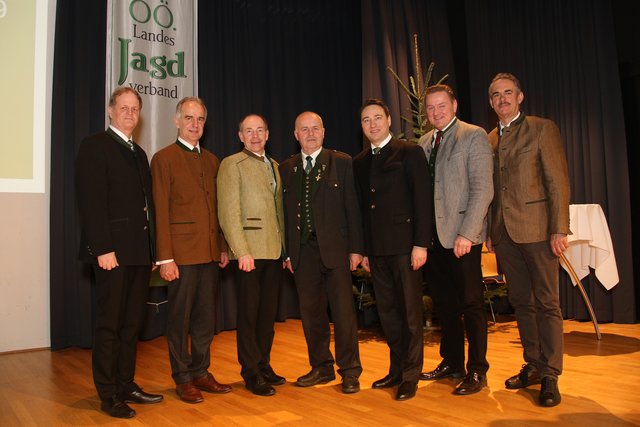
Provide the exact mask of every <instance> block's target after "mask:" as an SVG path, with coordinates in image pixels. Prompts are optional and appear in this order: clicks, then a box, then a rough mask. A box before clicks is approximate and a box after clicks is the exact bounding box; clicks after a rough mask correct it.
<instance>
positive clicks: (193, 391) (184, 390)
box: [176, 381, 204, 403]
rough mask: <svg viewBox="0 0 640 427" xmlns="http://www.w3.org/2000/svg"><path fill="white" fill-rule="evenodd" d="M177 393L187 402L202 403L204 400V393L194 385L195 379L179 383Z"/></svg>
mask: <svg viewBox="0 0 640 427" xmlns="http://www.w3.org/2000/svg"><path fill="white" fill-rule="evenodd" d="M176 393H178V396H179V397H180V400H182V401H183V402H187V403H200V402H202V401H203V400H204V398H203V397H202V393H200V390H198V389H197V388H196V387H195V386H194V385H193V381H187V382H186V383H182V384H178V385H177V386H176Z"/></svg>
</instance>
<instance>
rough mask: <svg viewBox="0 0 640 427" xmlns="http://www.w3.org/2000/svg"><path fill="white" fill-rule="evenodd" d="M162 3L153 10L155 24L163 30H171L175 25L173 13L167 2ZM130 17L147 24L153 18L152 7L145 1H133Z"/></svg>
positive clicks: (130, 7)
mask: <svg viewBox="0 0 640 427" xmlns="http://www.w3.org/2000/svg"><path fill="white" fill-rule="evenodd" d="M160 3H161V4H159V5H157V6H156V7H155V9H153V22H155V23H156V24H157V25H159V26H160V27H162V28H170V27H171V26H172V25H173V13H172V12H171V9H169V6H167V5H166V4H164V3H168V2H167V0H160ZM129 15H130V16H131V18H133V20H134V21H136V22H139V23H141V24H146V23H147V22H149V20H150V19H151V16H152V14H151V7H149V5H148V4H147V2H146V1H145V0H133V1H132V2H131V3H130V4H129ZM173 30H175V28H173Z"/></svg>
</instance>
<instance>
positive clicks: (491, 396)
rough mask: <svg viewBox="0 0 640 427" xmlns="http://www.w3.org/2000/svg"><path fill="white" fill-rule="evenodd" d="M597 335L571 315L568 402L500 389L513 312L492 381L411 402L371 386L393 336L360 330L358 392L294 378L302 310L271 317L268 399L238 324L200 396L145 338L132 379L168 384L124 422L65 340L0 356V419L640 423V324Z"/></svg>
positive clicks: (433, 340) (500, 335) (429, 341)
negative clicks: (181, 394) (108, 410)
mask: <svg viewBox="0 0 640 427" xmlns="http://www.w3.org/2000/svg"><path fill="white" fill-rule="evenodd" d="M601 331H602V341H597V340H596V339H595V336H594V332H593V327H592V325H591V324H590V323H579V322H575V321H565V335H564V336H565V359H564V363H565V370H564V374H563V375H562V376H561V378H560V382H559V385H560V390H561V392H562V403H561V404H560V405H559V406H557V407H555V408H541V407H539V406H537V405H536V397H537V393H538V390H539V386H535V387H532V388H531V389H530V390H529V389H527V390H519V391H512V390H506V389H505V388H504V379H505V378H507V377H509V376H511V375H513V374H515V373H516V372H518V370H519V369H520V365H521V363H522V361H521V348H520V346H519V341H518V334H517V329H516V325H515V322H513V321H512V319H510V318H508V319H504V321H502V322H499V323H498V324H497V325H492V326H490V330H489V354H488V358H489V362H490V363H491V369H490V370H489V373H488V379H489V387H488V388H486V389H485V390H483V391H482V392H480V393H478V394H475V395H472V396H454V395H452V394H451V391H452V390H453V388H454V386H455V384H454V383H453V382H451V381H448V380H443V381H439V382H432V383H426V382H422V381H421V382H420V384H419V387H420V388H419V390H418V395H417V396H416V397H415V398H414V399H411V400H409V401H406V402H397V401H395V400H394V399H393V396H394V394H393V391H390V390H372V389H371V387H370V386H371V382H372V381H374V380H376V379H378V378H380V377H383V376H384V375H385V374H386V373H387V369H388V350H387V346H386V344H385V343H384V342H383V341H382V340H381V339H380V338H379V336H378V334H377V333H376V332H373V331H361V336H360V339H361V341H360V343H361V345H360V352H361V358H362V363H363V366H364V372H363V374H362V376H361V378H360V379H361V383H362V391H361V392H360V393H357V394H353V395H344V394H342V393H341V392H340V388H339V382H338V381H335V382H332V383H329V384H326V385H321V386H316V387H312V388H305V389H303V388H298V387H296V386H294V385H293V384H292V382H293V381H295V379H296V378H297V377H298V376H300V375H302V374H304V373H306V372H307V370H308V369H309V368H308V364H307V355H306V347H305V343H304V337H303V335H302V330H301V324H300V321H298V320H288V321H287V322H285V323H279V324H277V325H276V338H275V343H274V347H273V352H272V364H273V367H274V368H275V370H276V372H278V373H280V374H281V375H284V376H286V377H287V380H288V383H287V384H286V385H283V386H279V387H277V394H276V395H275V396H273V397H258V396H254V395H253V394H251V393H249V392H248V391H247V390H246V389H244V387H243V383H242V382H241V378H240V375H239V367H238V363H237V359H236V339H235V332H233V331H228V332H222V333H220V334H219V335H217V336H216V337H215V338H214V341H213V345H212V360H213V364H212V369H211V371H212V372H213V373H214V375H215V376H216V378H217V379H218V380H220V381H222V382H228V383H232V384H233V391H232V392H231V393H229V394H226V395H209V394H205V401H204V402H203V403H200V404H197V405H188V404H186V403H182V402H181V401H179V400H178V399H177V397H176V395H175V392H174V386H173V383H172V380H171V376H170V368H169V362H168V357H167V349H166V341H165V339H164V337H161V338H156V339H154V340H151V341H147V342H142V343H140V346H139V349H140V351H139V357H138V371H137V377H136V379H137V382H138V383H139V384H140V385H141V386H142V387H143V388H144V389H145V390H147V391H149V392H154V393H162V394H164V396H165V399H164V401H163V402H162V403H160V404H157V405H149V406H143V405H132V406H133V407H134V408H135V409H136V411H137V412H138V415H137V416H136V417H135V418H134V419H132V420H127V421H122V420H118V419H114V418H110V417H108V416H106V415H104V414H103V413H101V412H100V411H99V410H98V408H99V401H98V398H97V396H96V393H95V390H94V388H93V383H92V380H91V352H90V351H89V350H80V349H68V350H64V351H59V352H54V353H52V352H50V351H48V350H41V351H32V352H25V353H16V354H4V355H0V426H2V427H5V426H31V425H34V426H87V425H102V424H105V425H114V426H117V425H146V426H214V425H215V426H250V427H260V426H272V425H278V426H346V425H349V426H361V425H362V426H418V425H428V426H498V427H500V426H504V427H507V426H508V427H511V426H534V427H542V426H551V425H562V426H579V427H590V426H594V427H596V426H597V427H601V426H627V425H640V325H618V324H606V325H601ZM425 338H426V345H425V370H427V369H432V368H434V367H435V366H436V364H437V363H438V362H439V356H438V338H439V336H438V333H437V332H429V331H426V332H425Z"/></svg>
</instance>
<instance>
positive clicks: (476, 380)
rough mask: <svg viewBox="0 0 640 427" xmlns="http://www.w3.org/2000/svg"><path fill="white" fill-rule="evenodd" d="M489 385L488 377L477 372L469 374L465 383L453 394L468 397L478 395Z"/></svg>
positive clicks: (465, 378)
mask: <svg viewBox="0 0 640 427" xmlns="http://www.w3.org/2000/svg"><path fill="white" fill-rule="evenodd" d="M486 385H487V377H486V376H485V375H482V374H479V373H477V372H469V373H468V374H467V376H466V377H464V381H462V383H460V385H459V386H458V387H457V388H456V389H455V390H454V391H453V394H459V395H462V396H464V395H467V394H473V393H477V392H479V391H480V390H482V388H483V387H484V386H486Z"/></svg>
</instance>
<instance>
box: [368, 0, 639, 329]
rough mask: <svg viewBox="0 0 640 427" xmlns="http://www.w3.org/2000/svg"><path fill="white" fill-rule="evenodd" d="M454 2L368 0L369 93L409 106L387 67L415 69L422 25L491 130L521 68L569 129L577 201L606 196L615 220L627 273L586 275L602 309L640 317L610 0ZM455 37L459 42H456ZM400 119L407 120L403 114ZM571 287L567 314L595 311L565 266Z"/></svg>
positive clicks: (473, 114) (608, 315)
mask: <svg viewBox="0 0 640 427" xmlns="http://www.w3.org/2000/svg"><path fill="white" fill-rule="evenodd" d="M444 4H445V2H437V1H433V2H431V1H430V2H428V3H427V2H417V1H412V0H404V1H390V0H387V1H384V0H378V1H375V0H366V1H365V0H363V12H362V16H363V23H362V26H363V91H364V94H363V95H364V96H365V97H366V96H368V95H369V92H371V94H373V95H376V96H382V97H383V98H384V99H385V100H386V101H387V102H388V103H389V105H390V106H391V107H392V115H394V114H396V115H397V114H398V113H399V112H402V113H404V111H405V110H406V107H403V106H402V105H400V106H398V104H399V102H398V99H402V95H401V93H400V91H399V89H398V88H397V86H396V84H395V82H394V81H393V80H391V79H390V78H389V77H386V78H385V76H384V73H385V67H386V66H387V65H391V66H392V67H393V68H394V69H396V71H398V70H399V69H400V71H401V73H400V76H401V77H402V78H403V79H407V78H408V74H413V72H412V55H411V54H410V53H408V50H409V49H410V47H411V40H410V35H411V34H412V33H413V32H418V34H420V36H421V37H423V38H424V39H425V40H427V41H428V42H426V41H425V42H421V46H429V48H428V50H427V55H428V56H429V60H433V61H435V62H436V64H437V68H436V69H437V70H438V73H436V74H437V75H442V74H445V73H449V74H451V77H450V78H449V80H448V83H449V84H451V85H452V86H453V87H454V89H457V87H456V82H461V84H460V90H458V98H459V99H458V103H459V105H461V106H466V107H465V108H461V109H460V111H459V116H460V117H461V118H462V119H463V120H468V121H470V122H471V123H474V124H477V125H479V126H482V127H484V128H485V129H487V131H489V130H491V128H493V127H495V123H496V117H495V115H494V114H493V112H492V111H491V109H490V107H489V105H488V94H487V89H488V85H489V82H490V80H491V78H492V77H493V76H494V75H495V74H496V73H497V72H501V71H508V72H512V73H514V74H515V75H517V76H518V77H519V78H520V80H521V82H522V84H523V91H524V93H525V101H524V104H523V110H524V111H525V113H527V114H534V115H540V116H543V117H548V118H551V119H552V120H554V121H555V122H556V123H557V124H558V126H559V127H560V130H561V132H562V134H563V137H564V142H565V149H566V152H567V159H568V162H569V170H570V179H571V187H572V188H571V190H572V198H571V203H598V204H600V205H601V206H602V208H603V210H604V212H605V215H606V216H607V218H608V221H609V228H610V230H611V236H612V239H613V244H614V250H615V255H616V261H617V264H618V270H619V274H620V283H619V284H618V286H616V287H615V288H614V289H613V290H612V291H606V290H605V289H604V288H603V287H602V286H601V285H600V284H599V283H596V279H595V277H594V275H591V276H590V277H588V278H586V279H585V280H584V281H583V283H584V285H585V287H586V289H587V293H588V294H589V296H590V299H591V302H592V304H593V305H594V309H595V311H596V314H597V317H598V319H599V320H600V321H604V322H609V321H614V322H619V323H630V322H634V321H635V320H636V316H635V308H634V280H633V267H632V256H631V235H630V230H631V211H630V196H629V179H628V168H627V151H626V139H625V131H624V121H623V113H622V100H621V91H620V81H619V77H618V69H617V57H616V50H615V46H616V45H615V40H614V32H613V23H612V15H611V7H610V3H609V2H608V1H604V0H589V1H581V0H571V1H563V2H556V1H553V0H542V1H536V2H528V1H523V0H517V1H513V0H511V1H508V0H481V1H475V0H466V1H453V2H448V3H447V4H446V6H445V5H444ZM462 23H463V24H464V25H463V24H462ZM416 26H417V27H416ZM416 28H417V30H416ZM461 35H462V36H464V37H466V39H464V38H463V37H462V36H461ZM428 43H431V44H435V45H436V46H440V49H441V50H440V51H438V47H433V46H431V44H428ZM450 45H452V46H453V47H454V49H455V52H453V53H452V52H448V50H449V49H450V48H451V47H450ZM422 62H423V64H424V60H422ZM447 67H448V68H447ZM407 69H408V70H409V71H408V72H407V71H406V70H407ZM394 126H395V128H394V130H396V129H398V127H399V120H398V119H394ZM396 131H397V130H396ZM605 131H606V132H605ZM561 293H562V305H563V312H564V315H565V317H568V318H576V319H588V318H589V317H588V313H587V311H586V308H585V307H584V304H583V303H582V300H581V298H580V295H579V293H578V292H577V290H576V289H574V288H573V287H572V286H571V284H570V281H569V279H568V277H567V276H566V275H565V274H564V273H561Z"/></svg>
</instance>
